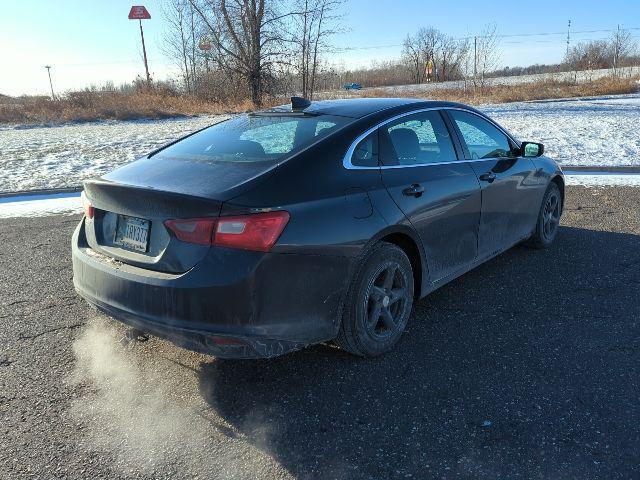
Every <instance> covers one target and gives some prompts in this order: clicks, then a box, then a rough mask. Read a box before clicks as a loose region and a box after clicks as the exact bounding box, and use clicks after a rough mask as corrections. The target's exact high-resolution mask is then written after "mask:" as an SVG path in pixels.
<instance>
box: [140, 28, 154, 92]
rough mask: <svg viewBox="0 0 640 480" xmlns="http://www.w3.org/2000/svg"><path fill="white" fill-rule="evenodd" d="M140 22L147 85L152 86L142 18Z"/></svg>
mask: <svg viewBox="0 0 640 480" xmlns="http://www.w3.org/2000/svg"><path fill="white" fill-rule="evenodd" d="M138 22H140V38H142V56H143V57H144V70H145V71H146V72H147V87H150V86H151V76H150V75H149V65H148V64H147V49H146V48H145V46H144V32H143V31H142V20H141V19H138Z"/></svg>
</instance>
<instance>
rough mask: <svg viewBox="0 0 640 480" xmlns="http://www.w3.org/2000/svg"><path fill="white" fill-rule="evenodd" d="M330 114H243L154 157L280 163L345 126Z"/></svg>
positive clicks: (339, 118)
mask: <svg viewBox="0 0 640 480" xmlns="http://www.w3.org/2000/svg"><path fill="white" fill-rule="evenodd" d="M348 121H349V119H346V118H343V117H333V116H329V115H320V116H310V115H309V116H307V115H281V114H278V115H268V114H255V115H239V116H237V117H233V118H231V119H229V120H227V121H224V122H220V123H218V124H216V125H212V126H211V127H209V128H206V129H205V130H202V131H201V132H198V133H196V134H194V135H191V136H190V137H187V138H185V139H183V140H180V141H179V142H177V143H175V144H173V145H170V146H169V147H167V148H164V149H163V150H160V151H159V152H158V153H157V154H155V155H154V157H157V158H170V159H174V160H191V161H200V162H211V163H219V162H227V163H238V162H277V161H279V160H281V159H283V158H285V157H287V156H290V155H293V154H295V153H297V152H299V151H300V150H302V149H304V148H305V147H307V146H309V145H311V144H312V143H314V142H316V141H317V140H320V139H322V138H324V137H326V136H327V135H329V134H331V133H332V132H334V131H336V130H337V129H339V128H340V127H342V126H343V125H345V124H346V123H347V122H348Z"/></svg>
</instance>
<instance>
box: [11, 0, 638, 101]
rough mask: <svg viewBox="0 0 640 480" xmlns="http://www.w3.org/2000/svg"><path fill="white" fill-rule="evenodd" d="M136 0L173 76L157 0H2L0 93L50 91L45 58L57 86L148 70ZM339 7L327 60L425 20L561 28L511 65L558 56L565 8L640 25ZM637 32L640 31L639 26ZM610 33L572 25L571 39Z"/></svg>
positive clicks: (395, 49) (596, 4)
mask: <svg viewBox="0 0 640 480" xmlns="http://www.w3.org/2000/svg"><path fill="white" fill-rule="evenodd" d="M134 3H135V4H140V3H142V4H144V5H145V6H146V7H147V9H148V10H149V11H150V12H151V15H152V19H151V20H148V21H145V22H144V29H145V40H146V43H147V52H148V55H149V65H150V70H151V71H152V73H153V75H154V76H155V78H165V77H167V76H170V75H171V74H172V72H174V71H175V67H174V66H173V65H172V64H171V61H170V60H169V59H167V58H165V56H164V55H163V53H162V49H161V44H162V34H163V30H164V28H165V24H164V21H163V18H162V13H161V5H162V0H141V1H136V0H134V1H133V2H132V1H131V0H124V1H123V0H93V1H90V0H85V1H81V0H57V1H55V2H54V1H45V0H30V1H27V0H22V1H20V0H0V55H1V58H2V62H3V72H2V74H0V93H7V94H11V95H17V94H22V93H28V94H34V93H46V92H47V90H48V81H47V77H46V70H45V69H44V65H45V64H51V65H53V68H52V75H53V79H54V87H56V90H61V91H64V90H67V89H70V88H79V87H83V86H86V85H89V84H92V83H93V84H100V83H103V82H104V81H106V80H112V81H114V82H116V83H121V82H126V81H130V80H131V79H133V78H135V76H136V75H144V67H143V63H142V55H141V47H140V34H139V30H138V24H137V22H136V21H131V20H128V19H127V14H128V12H129V9H130V7H131V5H132V4H134ZM344 13H345V18H344V26H345V32H344V33H343V34H341V35H339V36H336V37H335V38H334V43H335V44H336V45H337V46H338V47H357V48H358V49H356V50H349V51H343V52H338V53H335V54H334V55H333V56H332V58H331V61H332V62H334V63H336V64H340V65H344V66H347V67H350V66H367V65H370V64H371V62H372V61H373V60H386V59H390V58H394V57H397V56H399V54H400V50H401V47H400V44H401V43H402V41H403V39H404V38H405V37H406V35H407V33H411V32H414V31H416V30H417V29H419V28H420V27H423V26H435V27H436V28H438V29H440V30H442V31H443V32H446V33H448V34H450V35H453V36H455V37H464V36H473V35H474V34H477V33H479V32H480V31H481V30H482V28H483V26H484V25H486V24H488V23H491V22H495V23H496V24H497V26H498V30H499V32H500V33H501V34H503V35H512V34H532V33H545V32H563V33H562V34H560V35H546V36H522V37H505V38H503V39H502V40H501V63H502V64H503V65H509V66H515V65H528V64H532V63H536V62H537V63H552V62H558V61H560V60H561V59H562V55H563V53H564V50H565V35H566V34H565V33H564V32H566V29H567V20H568V19H569V18H571V21H572V30H573V31H574V32H576V31H583V30H602V29H613V28H615V27H616V26H617V25H618V24H620V25H621V26H622V27H626V28H640V2H638V1H635V0H626V1H621V0H608V1H606V2H603V1H595V0H581V1H578V0H574V1H561V0H553V1H552V0H538V1H535V2H516V1H513V0H512V1H497V0H489V1H481V0H475V1H471V0H456V1H445V2H443V1H426V0H347V1H346V3H345V6H344ZM633 34H634V36H636V38H638V37H640V30H633ZM608 35H609V34H608V33H606V32H595V33H583V34H578V33H574V34H573V35H572V42H573V41H579V40H585V39H597V38H604V37H606V36H608ZM386 45H390V46H387V47H380V46H386ZM360 47H366V48H362V49H360Z"/></svg>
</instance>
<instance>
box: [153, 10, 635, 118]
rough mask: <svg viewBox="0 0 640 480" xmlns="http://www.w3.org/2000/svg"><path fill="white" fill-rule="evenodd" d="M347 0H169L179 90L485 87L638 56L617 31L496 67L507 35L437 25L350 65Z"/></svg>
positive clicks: (250, 93) (309, 94) (234, 94)
mask: <svg viewBox="0 0 640 480" xmlns="http://www.w3.org/2000/svg"><path fill="white" fill-rule="evenodd" d="M344 2H345V0H165V2H164V8H163V9H164V16H165V19H166V21H167V25H168V26H169V28H168V29H167V30H166V32H165V42H164V49H165V53H166V54H167V55H168V56H169V57H171V58H173V59H174V60H175V63H176V64H177V65H178V66H179V67H180V71H181V73H180V84H181V89H182V90H183V91H185V92H187V93H188V94H192V95H195V96H198V97H201V98H205V99H208V100H213V101H217V102H222V103H239V102H242V101H245V100H247V99H248V100H250V101H251V103H252V104H253V105H254V106H256V107H259V106H260V105H261V104H262V103H263V100H264V99H265V98H266V97H267V96H278V95H288V94H301V95H302V96H304V97H306V98H310V99H312V98H313V96H314V94H317V92H319V91H327V90H335V89H339V88H341V87H342V85H343V84H345V83H350V82H358V83H361V84H363V86H368V87H379V86H387V85H401V84H408V83H424V82H442V81H448V80H464V81H465V82H470V83H471V84H473V85H474V86H480V87H481V86H483V85H484V84H485V80H486V79H487V78H489V77H491V76H497V75H516V74H526V73H545V72H551V71H578V70H586V69H593V68H613V69H614V72H618V71H619V69H620V68H622V67H624V66H627V65H630V64H637V63H638V60H639V59H638V48H637V42H636V41H635V40H634V39H633V37H632V35H631V34H630V33H629V31H626V30H617V31H616V32H614V34H613V35H612V38H611V39H608V40H597V41H590V42H583V43H578V44H576V45H574V46H572V47H571V48H570V49H568V51H567V55H566V57H565V59H564V61H563V62H562V63H560V64H556V65H535V66H529V67H515V68H510V69H509V68H506V69H501V70H498V67H499V64H500V35H499V32H498V30H497V27H496V25H488V26H486V27H484V28H483V30H482V31H481V32H480V33H479V34H478V35H477V36H474V37H466V38H454V37H452V36H450V35H448V34H446V33H444V32H441V31H440V30H438V29H437V28H435V27H429V26H427V27H424V28H421V29H419V30H418V31H416V32H414V33H411V34H408V35H407V36H406V38H405V40H404V42H403V45H402V52H401V55H400V56H399V57H398V58H397V59H394V60H390V61H378V62H373V63H372V64H371V66H370V67H368V68H359V69H348V68H345V67H339V66H336V65H334V64H332V63H331V62H330V61H329V60H330V59H329V55H330V54H331V53H332V52H333V50H332V48H333V47H332V45H333V42H332V40H333V38H332V37H334V36H335V34H336V33H338V32H341V31H342V30H343V29H344V26H343V6H344Z"/></svg>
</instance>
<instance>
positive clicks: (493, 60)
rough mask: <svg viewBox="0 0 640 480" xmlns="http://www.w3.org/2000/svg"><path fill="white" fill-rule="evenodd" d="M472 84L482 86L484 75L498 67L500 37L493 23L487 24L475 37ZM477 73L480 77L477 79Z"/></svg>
mask: <svg viewBox="0 0 640 480" xmlns="http://www.w3.org/2000/svg"><path fill="white" fill-rule="evenodd" d="M474 41H475V47H474V50H475V54H474V69H473V71H474V75H473V81H474V85H476V86H477V85H480V86H484V83H485V75H486V74H487V73H488V72H491V71H492V70H495V69H496V68H497V67H498V63H499V61H500V52H499V46H500V37H499V35H498V27H497V26H496V24H495V23H493V24H490V25H487V26H486V27H485V28H484V29H483V30H482V32H481V33H480V35H479V36H477V37H476V38H475V40H474ZM478 75H479V76H480V79H479V80H478Z"/></svg>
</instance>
